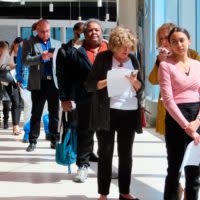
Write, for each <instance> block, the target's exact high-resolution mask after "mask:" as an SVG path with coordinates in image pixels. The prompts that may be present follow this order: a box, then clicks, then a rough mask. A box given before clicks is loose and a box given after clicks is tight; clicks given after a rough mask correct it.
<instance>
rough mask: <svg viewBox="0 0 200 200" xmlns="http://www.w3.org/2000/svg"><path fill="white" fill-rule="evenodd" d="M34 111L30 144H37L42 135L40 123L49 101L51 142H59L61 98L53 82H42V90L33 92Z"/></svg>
mask: <svg viewBox="0 0 200 200" xmlns="http://www.w3.org/2000/svg"><path fill="white" fill-rule="evenodd" d="M31 99H32V111H31V120H30V134H29V142H30V143H37V138H38V137H39V133H40V121H41V116H42V112H43V109H44V104H45V102H46V101H47V103H48V111H49V133H50V137H51V142H52V143H55V142H56V141H58V140H59V133H58V112H59V97H58V90H57V89H56V87H55V84H54V81H53V80H45V79H42V80H41V89H40V90H32V91H31Z"/></svg>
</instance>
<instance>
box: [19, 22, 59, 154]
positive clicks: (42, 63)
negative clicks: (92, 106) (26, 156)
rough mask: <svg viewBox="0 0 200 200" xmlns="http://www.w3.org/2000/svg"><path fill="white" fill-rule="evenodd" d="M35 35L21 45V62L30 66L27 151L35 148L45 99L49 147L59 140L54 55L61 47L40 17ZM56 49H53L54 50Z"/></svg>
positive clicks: (46, 23) (47, 24) (47, 23)
mask: <svg viewBox="0 0 200 200" xmlns="http://www.w3.org/2000/svg"><path fill="white" fill-rule="evenodd" d="M36 30H37V33H38V35H37V36H36V37H34V38H33V39H32V40H30V41H29V44H28V45H26V46H25V45H24V46H23V54H22V60H23V64H25V65H29V66H30V73H29V79H28V90H30V91H31V99H32V112H31V113H32V115H31V123H30V134H29V143H30V144H29V146H28V147H27V149H26V151H28V152H30V151H34V150H35V148H36V144H37V138H38V137H39V132H40V121H41V116H42V111H43V108H44V104H45V102H46V101H47V103H48V111H49V133H50V134H51V148H52V149H55V146H56V142H57V141H58V139H59V133H58V131H57V128H58V111H59V98H58V89H57V80H56V76H55V73H54V72H55V67H56V66H55V65H54V64H53V54H54V53H55V52H57V49H58V48H60V46H61V43H60V42H59V41H56V40H53V39H52V38H50V24H49V22H48V21H47V20H44V19H41V20H39V21H38V23H37V29H36ZM53 49H55V52H53Z"/></svg>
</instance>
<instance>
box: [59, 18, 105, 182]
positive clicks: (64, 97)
mask: <svg viewBox="0 0 200 200" xmlns="http://www.w3.org/2000/svg"><path fill="white" fill-rule="evenodd" d="M84 35H85V39H84V40H83V42H82V44H79V45H75V46H73V47H71V48H69V49H68V50H67V52H66V59H64V62H63V60H62V59H61V57H60V56H59V54H58V56H57V60H56V63H57V77H58V86H59V95H60V100H61V105H62V108H63V110H64V111H71V110H72V101H75V103H76V110H77V133H78V144H77V148H78V149H77V162H76V164H77V166H78V171H77V174H76V176H75V178H74V181H75V182H81V183H83V182H85V181H86V179H87V176H88V167H89V166H90V164H89V159H90V155H91V153H92V150H93V143H94V140H93V136H94V130H91V129H90V126H89V123H90V109H91V100H92V94H91V93H88V92H87V91H86V88H85V85H84V83H85V81H86V79H87V76H88V74H89V73H90V71H91V68H92V65H93V63H94V60H95V57H96V55H97V54H98V53H99V52H102V51H105V50H107V44H106V43H105V42H104V41H103V37H102V28H101V24H100V22H99V21H98V20H95V19H91V20H88V21H87V22H86V23H85V24H84ZM59 66H60V67H59Z"/></svg>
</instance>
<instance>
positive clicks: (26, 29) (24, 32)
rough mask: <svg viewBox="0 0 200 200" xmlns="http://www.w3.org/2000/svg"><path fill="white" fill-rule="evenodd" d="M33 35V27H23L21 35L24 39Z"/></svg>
mask: <svg viewBox="0 0 200 200" xmlns="http://www.w3.org/2000/svg"><path fill="white" fill-rule="evenodd" d="M30 36H31V27H21V37H22V38H23V39H26V40H27V39H29V38H30Z"/></svg>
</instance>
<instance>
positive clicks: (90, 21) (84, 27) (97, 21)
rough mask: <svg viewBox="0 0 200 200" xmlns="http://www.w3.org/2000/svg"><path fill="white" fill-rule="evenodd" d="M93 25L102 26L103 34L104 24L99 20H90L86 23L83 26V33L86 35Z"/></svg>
mask: <svg viewBox="0 0 200 200" xmlns="http://www.w3.org/2000/svg"><path fill="white" fill-rule="evenodd" d="M91 23H96V24H98V25H99V26H100V28H101V31H102V33H103V28H102V23H101V21H99V20H98V19H88V20H87V21H86V22H85V23H84V26H83V32H84V33H85V32H86V31H87V28H88V25H89V24H91Z"/></svg>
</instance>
